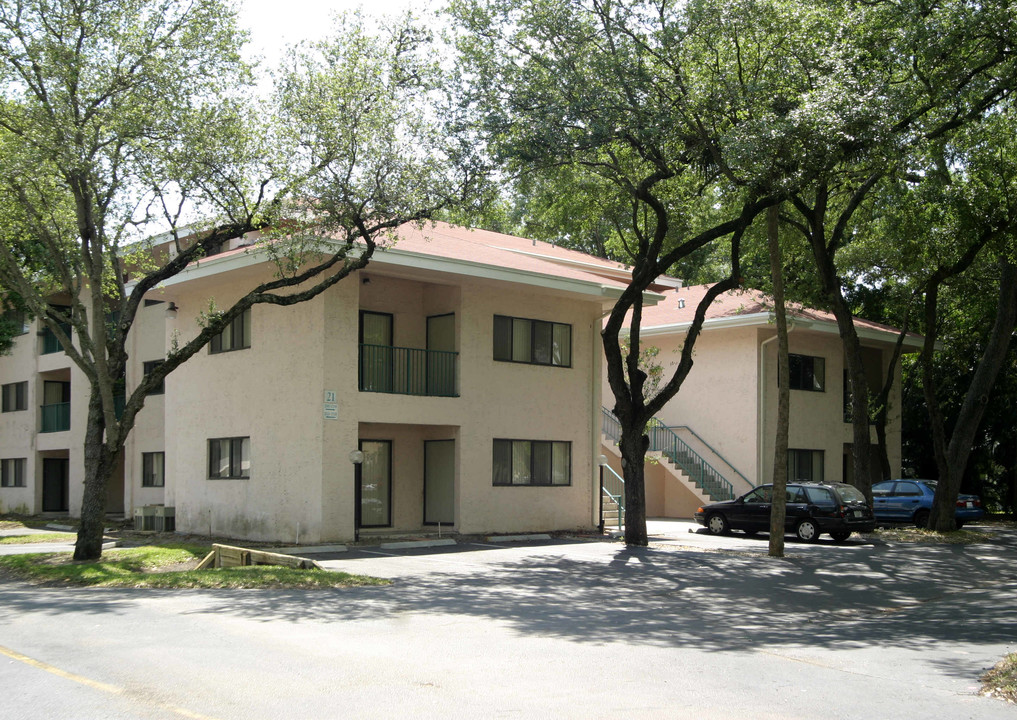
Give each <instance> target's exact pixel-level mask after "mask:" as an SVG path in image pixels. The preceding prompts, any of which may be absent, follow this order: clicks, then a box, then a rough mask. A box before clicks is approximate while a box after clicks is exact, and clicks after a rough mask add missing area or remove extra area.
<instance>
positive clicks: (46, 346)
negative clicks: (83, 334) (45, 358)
mask: <svg viewBox="0 0 1017 720" xmlns="http://www.w3.org/2000/svg"><path fill="white" fill-rule="evenodd" d="M60 329H61V330H63V331H64V334H66V335H67V336H70V334H71V326H70V325H61V326H60ZM63 351H64V347H63V345H61V344H60V341H59V340H57V336H56V335H54V334H53V331H52V330H50V329H49V328H45V329H44V330H43V331H42V354H43V355H50V354H52V353H58V352H63Z"/></svg>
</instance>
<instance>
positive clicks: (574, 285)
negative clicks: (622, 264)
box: [368, 247, 663, 305]
mask: <svg viewBox="0 0 1017 720" xmlns="http://www.w3.org/2000/svg"><path fill="white" fill-rule="evenodd" d="M536 257H539V256H536ZM545 262H546V260H545ZM371 263H372V264H378V265H389V266H391V267H405V268H413V269H421V270H431V271H434V272H444V273H450V274H453V275H464V276H467V277H474V278H482V279H485V280H503V281H505V282H511V283H518V284H522V285H534V286H537V287H541V288H546V289H549V290H561V291H565V292H572V293H578V294H581V295H593V296H596V297H600V298H608V299H612V300H615V299H617V298H619V297H621V294H622V292H624V290H625V288H623V287H613V286H609V285H602V284H601V283H599V282H594V281H591V280H577V279H574V278H563V277H558V276H554V275H544V274H542V273H535V272H532V271H530V270H518V269H516V268H511V267H501V266H498V265H489V264H487V263H479V262H474V261H472V260H463V259H461V258H445V257H437V256H434V255H423V254H419V253H414V252H410V251H407V250H400V249H399V248H398V247H386V248H378V250H377V251H376V252H375V253H374V257H372V258H371ZM368 267H370V266H368ZM643 295H644V302H647V303H649V304H652V305H655V304H657V303H658V302H660V301H661V300H663V296H662V295H658V294H657V293H643Z"/></svg>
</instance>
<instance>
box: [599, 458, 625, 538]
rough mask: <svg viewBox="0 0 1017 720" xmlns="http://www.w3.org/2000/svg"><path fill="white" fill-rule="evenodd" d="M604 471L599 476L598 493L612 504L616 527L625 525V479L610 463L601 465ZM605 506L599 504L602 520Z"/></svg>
mask: <svg viewBox="0 0 1017 720" xmlns="http://www.w3.org/2000/svg"><path fill="white" fill-rule="evenodd" d="M600 467H601V469H602V470H603V471H604V472H602V473H601V476H600V493H601V497H602V498H605V497H606V498H607V501H608V502H609V503H611V505H612V506H614V508H615V510H616V511H617V513H618V529H619V530H620V529H621V528H623V527H625V480H624V478H622V476H621V475H619V474H618V473H616V472H615V471H614V470H613V469H612V468H611V466H610V465H601V466H600ZM604 510H605V508H604V507H603V506H601V508H600V517H601V521H602V522H603V519H604V515H605V512H604Z"/></svg>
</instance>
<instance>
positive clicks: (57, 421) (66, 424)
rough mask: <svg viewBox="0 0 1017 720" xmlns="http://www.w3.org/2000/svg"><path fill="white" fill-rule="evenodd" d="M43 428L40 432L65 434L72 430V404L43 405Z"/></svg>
mask: <svg viewBox="0 0 1017 720" xmlns="http://www.w3.org/2000/svg"><path fill="white" fill-rule="evenodd" d="M41 410H42V428H41V429H40V431H39V432H44V433H48V432H63V431H64V430H70V429H71V404H70V403H69V402H65V403H53V404H52V405H42V406H41Z"/></svg>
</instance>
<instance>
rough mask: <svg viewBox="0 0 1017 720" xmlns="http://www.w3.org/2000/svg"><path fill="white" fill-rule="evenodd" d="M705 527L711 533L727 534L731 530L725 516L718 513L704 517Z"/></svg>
mask: <svg viewBox="0 0 1017 720" xmlns="http://www.w3.org/2000/svg"><path fill="white" fill-rule="evenodd" d="M706 529H707V530H709V531H710V534H712V535H727V534H728V533H729V532H731V526H730V525H728V523H727V518H726V517H724V516H723V515H721V514H720V513H714V514H713V515H711V516H710V517H708V518H706Z"/></svg>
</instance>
